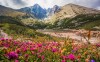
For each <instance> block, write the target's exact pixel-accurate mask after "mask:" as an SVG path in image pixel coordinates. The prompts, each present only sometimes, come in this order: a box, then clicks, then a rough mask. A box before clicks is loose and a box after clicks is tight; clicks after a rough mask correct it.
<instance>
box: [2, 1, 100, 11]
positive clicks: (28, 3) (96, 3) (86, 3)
mask: <svg viewBox="0 0 100 62" xmlns="http://www.w3.org/2000/svg"><path fill="white" fill-rule="evenodd" d="M36 3H37V4H39V5H41V6H42V7H43V8H48V7H53V6H54V5H59V6H63V5H65V4H68V3H75V4H79V5H83V6H87V7H92V8H98V7H100V4H99V3H100V0H0V5H4V6H7V7H11V8H14V9H18V8H22V7H28V6H33V5H34V4H36Z"/></svg>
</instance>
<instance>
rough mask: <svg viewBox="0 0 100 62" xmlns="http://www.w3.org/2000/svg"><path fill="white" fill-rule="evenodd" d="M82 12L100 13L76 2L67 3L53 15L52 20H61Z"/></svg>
mask: <svg viewBox="0 0 100 62" xmlns="http://www.w3.org/2000/svg"><path fill="white" fill-rule="evenodd" d="M80 14H100V11H99V10H96V9H92V8H87V7H83V6H79V5H75V4H67V5H65V6H63V7H61V9H60V10H59V11H58V12H56V13H55V14H54V15H53V16H51V20H52V22H53V21H55V20H60V19H64V18H73V17H75V16H77V15H80Z"/></svg>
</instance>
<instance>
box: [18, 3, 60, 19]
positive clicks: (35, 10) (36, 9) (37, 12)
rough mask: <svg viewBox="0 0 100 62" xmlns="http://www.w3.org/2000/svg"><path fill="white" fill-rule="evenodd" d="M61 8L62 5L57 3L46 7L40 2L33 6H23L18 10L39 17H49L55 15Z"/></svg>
mask: <svg viewBox="0 0 100 62" xmlns="http://www.w3.org/2000/svg"><path fill="white" fill-rule="evenodd" d="M59 9H60V7H59V6H57V5H55V6H54V7H53V8H48V9H44V8H42V7H41V6H40V5H39V4H35V5H34V6H31V7H25V8H21V9H19V10H18V11H21V12H25V13H28V14H31V15H32V16H34V17H36V18H37V19H44V18H47V17H48V16H51V15H53V14H54V13H55V12H57V11H58V10H59Z"/></svg>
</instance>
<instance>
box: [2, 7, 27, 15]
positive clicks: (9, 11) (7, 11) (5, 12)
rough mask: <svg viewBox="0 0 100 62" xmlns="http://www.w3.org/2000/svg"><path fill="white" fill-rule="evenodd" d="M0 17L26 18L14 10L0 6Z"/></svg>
mask: <svg viewBox="0 0 100 62" xmlns="http://www.w3.org/2000/svg"><path fill="white" fill-rule="evenodd" d="M0 16H11V17H21V16H27V15H26V14H25V13H22V12H18V11H16V10H14V9H11V8H8V7H4V6H1V5H0Z"/></svg>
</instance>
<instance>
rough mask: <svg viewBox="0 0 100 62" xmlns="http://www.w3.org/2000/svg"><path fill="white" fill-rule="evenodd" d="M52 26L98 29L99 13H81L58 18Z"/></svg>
mask: <svg viewBox="0 0 100 62" xmlns="http://www.w3.org/2000/svg"><path fill="white" fill-rule="evenodd" d="M52 28H56V29H66V28H68V29H89V30H90V29H94V30H96V29H99V30H100V14H81V15H77V16H75V17H73V18H65V19H62V20H58V21H55V22H54V23H53V24H52Z"/></svg>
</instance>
